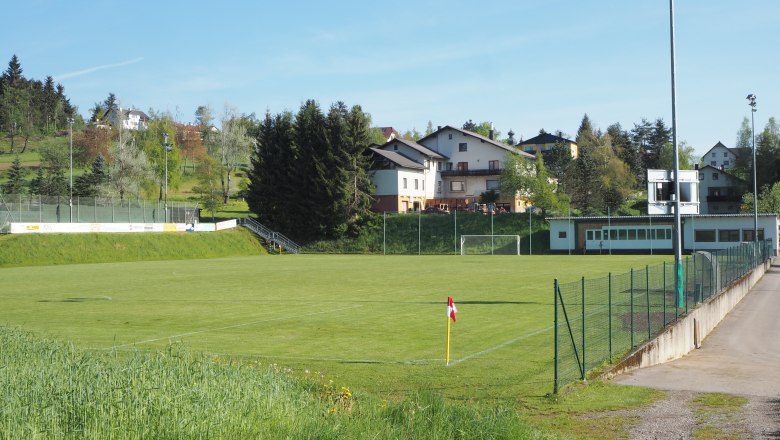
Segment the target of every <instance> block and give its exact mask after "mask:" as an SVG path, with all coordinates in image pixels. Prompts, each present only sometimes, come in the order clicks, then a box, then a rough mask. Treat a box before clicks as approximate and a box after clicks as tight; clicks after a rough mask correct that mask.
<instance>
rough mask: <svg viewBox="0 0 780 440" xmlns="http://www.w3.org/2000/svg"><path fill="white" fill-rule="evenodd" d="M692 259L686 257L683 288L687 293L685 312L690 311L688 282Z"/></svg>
mask: <svg viewBox="0 0 780 440" xmlns="http://www.w3.org/2000/svg"><path fill="white" fill-rule="evenodd" d="M690 260H691V259H690V258H688V257H685V286H684V288H683V292H684V293H685V313H688V286H689V285H690V283H689V282H688V275H689V274H690V273H691V268H690V265H689V264H688V263H689V262H690Z"/></svg>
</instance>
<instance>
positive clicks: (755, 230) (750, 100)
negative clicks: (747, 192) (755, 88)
mask: <svg viewBox="0 0 780 440" xmlns="http://www.w3.org/2000/svg"><path fill="white" fill-rule="evenodd" d="M747 100H748V105H749V106H750V107H751V109H750V123H751V126H752V127H751V129H750V132H751V133H752V134H753V241H754V242H755V243H756V246H758V187H756V121H755V117H754V115H755V113H756V95H754V94H752V93H751V94H749V95H747Z"/></svg>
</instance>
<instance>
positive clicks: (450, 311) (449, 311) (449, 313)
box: [447, 296, 458, 322]
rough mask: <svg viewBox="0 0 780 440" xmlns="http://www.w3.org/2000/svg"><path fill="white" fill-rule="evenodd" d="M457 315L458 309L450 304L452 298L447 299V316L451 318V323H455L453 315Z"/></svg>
mask: <svg viewBox="0 0 780 440" xmlns="http://www.w3.org/2000/svg"><path fill="white" fill-rule="evenodd" d="M456 313H458V309H456V308H455V303H454V302H452V297H451V296H448V297H447V316H449V317H450V318H452V321H453V322H454V321H455V314H456Z"/></svg>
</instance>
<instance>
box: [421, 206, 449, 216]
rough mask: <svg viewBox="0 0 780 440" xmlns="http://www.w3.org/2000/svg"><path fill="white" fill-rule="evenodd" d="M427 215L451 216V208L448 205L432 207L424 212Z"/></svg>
mask: <svg viewBox="0 0 780 440" xmlns="http://www.w3.org/2000/svg"><path fill="white" fill-rule="evenodd" d="M423 212H424V213H425V214H449V213H450V208H449V206H448V205H446V204H438V205H431V206H429V207H427V208H425V211H423Z"/></svg>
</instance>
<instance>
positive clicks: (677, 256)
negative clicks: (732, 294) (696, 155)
mask: <svg viewBox="0 0 780 440" xmlns="http://www.w3.org/2000/svg"><path fill="white" fill-rule="evenodd" d="M669 36H670V38H669V40H670V43H671V48H670V49H671V50H670V52H671V66H672V155H673V156H674V266H675V271H674V274H675V285H676V286H677V307H683V306H684V303H683V285H682V282H683V273H682V230H681V221H680V155H679V153H678V152H677V91H676V88H675V78H674V73H675V66H674V0H669Z"/></svg>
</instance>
